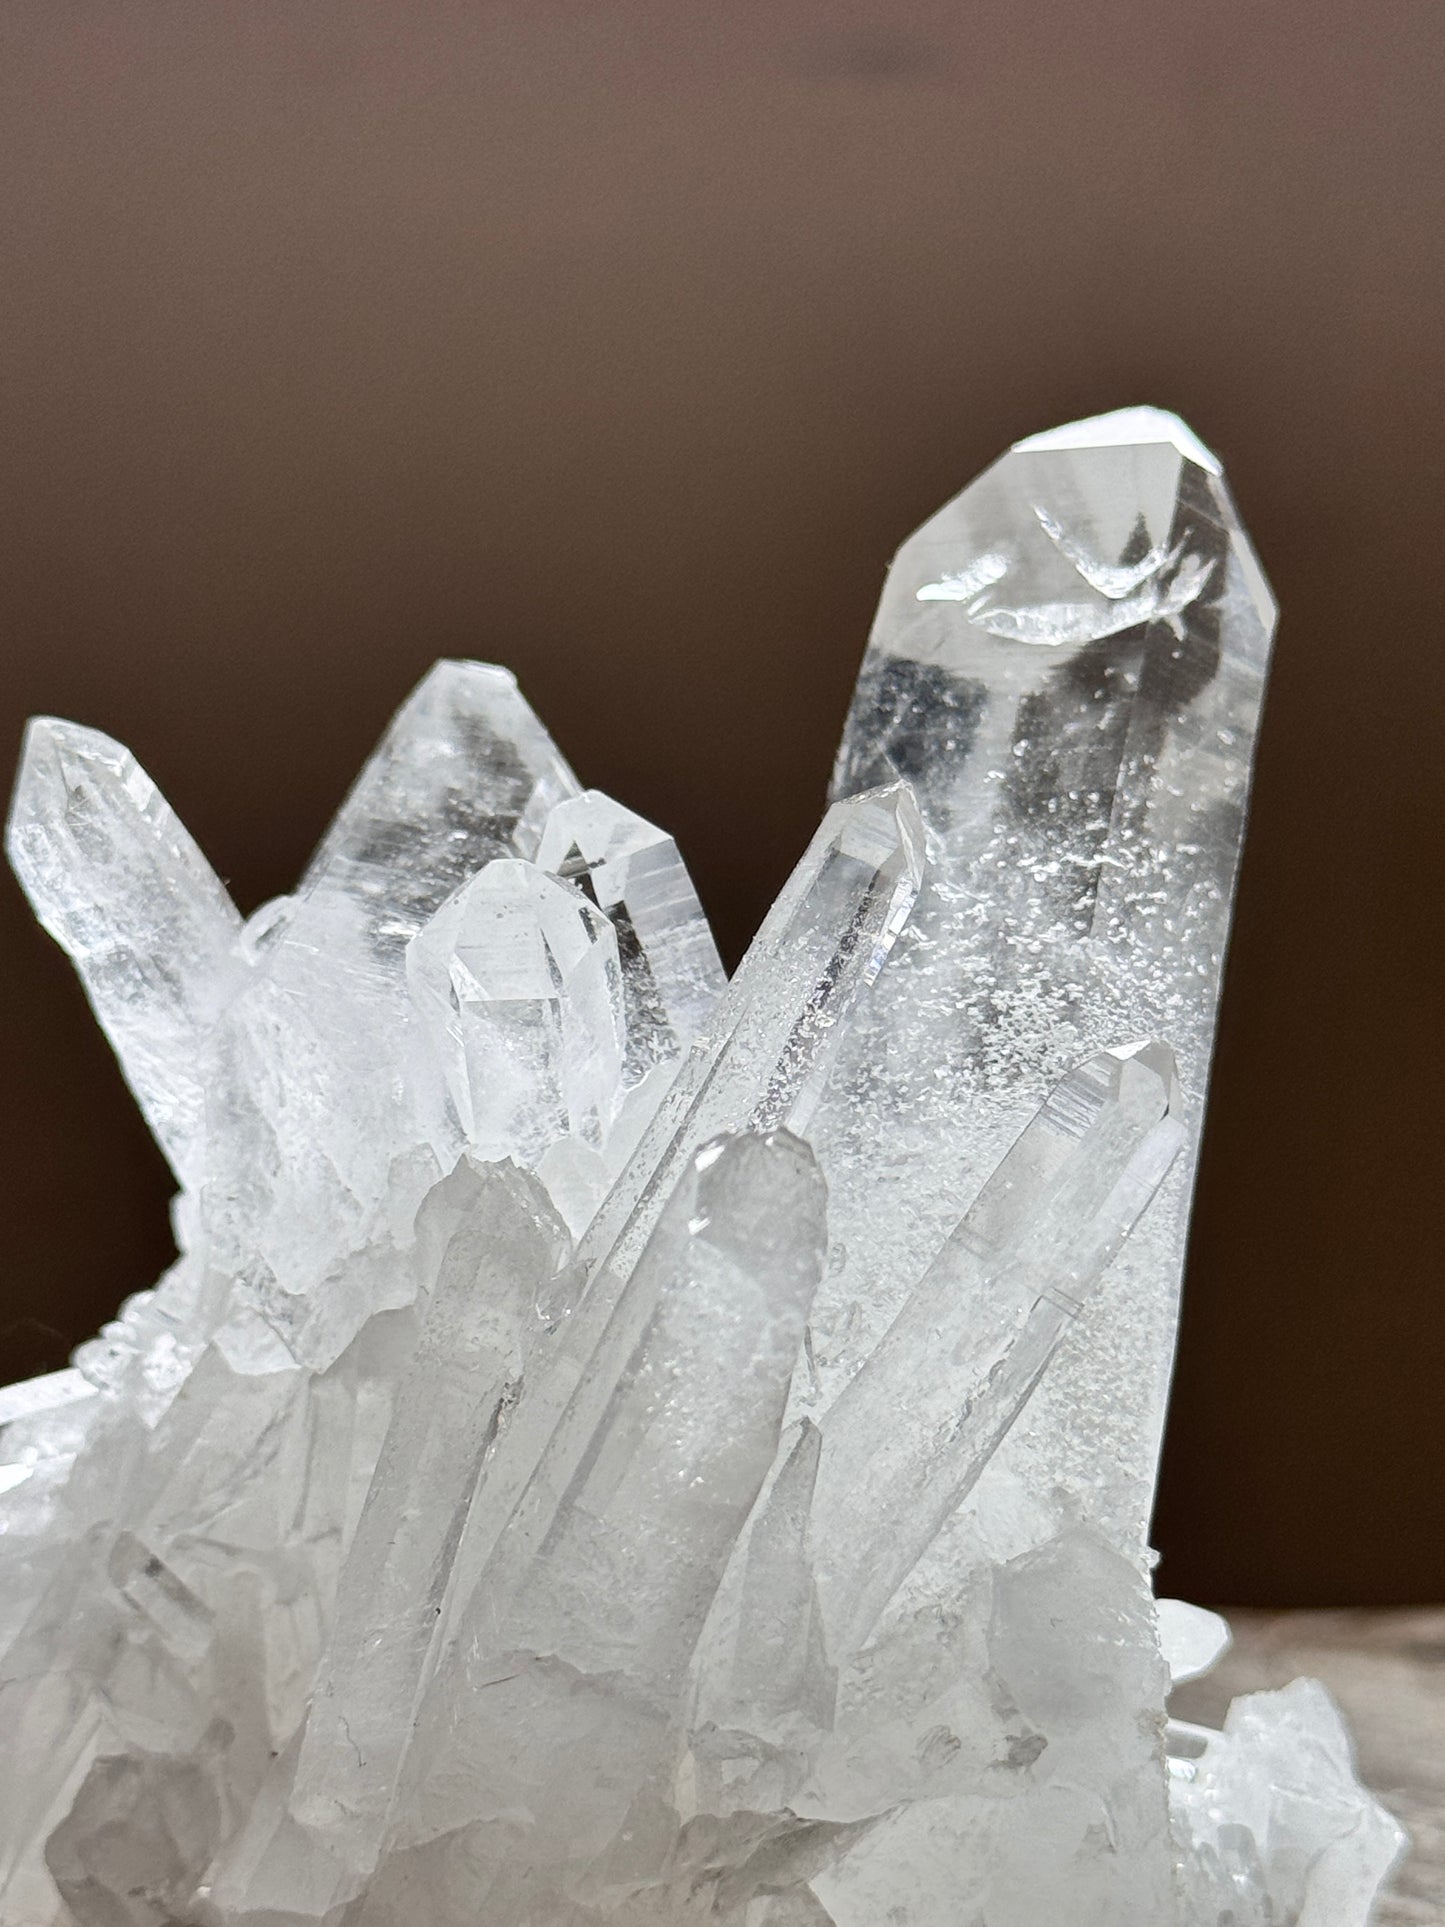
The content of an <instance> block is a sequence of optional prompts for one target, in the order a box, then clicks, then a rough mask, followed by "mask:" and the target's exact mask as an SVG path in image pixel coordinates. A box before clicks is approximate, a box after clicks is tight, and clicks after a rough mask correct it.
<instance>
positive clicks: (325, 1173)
mask: <svg viewBox="0 0 1445 1927" xmlns="http://www.w3.org/2000/svg"><path fill="white" fill-rule="evenodd" d="M576 792H577V782H576V779H575V777H574V776H573V775H572V773H571V771H570V770H569V769H568V767H567V765H566V763H565V762H564V761H563V760H562V758H561V756H560V755H559V754H558V752H557V749H556V747H555V745H554V744H553V743H552V740H551V738H550V737H549V736H548V734H547V732H546V730H545V729H543V727H542V725H541V723H540V722H539V721H538V720H537V717H536V716H535V715H534V714H533V712H532V710H531V709H530V708H529V707H528V705H527V703H526V702H525V701H524V700H523V699H522V697H521V695H520V694H519V692H518V690H517V685H516V681H515V678H514V677H513V676H512V675H511V674H510V673H509V672H508V671H507V670H505V669H499V668H495V667H493V666H492V665H490V664H487V663H476V662H441V663H438V664H437V665H436V667H435V668H434V669H433V670H432V671H431V672H430V673H429V674H428V675H427V676H426V677H424V678H423V680H422V682H421V683H420V684H419V685H418V686H417V688H416V689H415V690H414V691H413V692H412V694H411V696H410V697H409V698H408V699H407V701H406V702H405V703H404V704H403V705H402V707H401V709H400V710H399V711H398V712H397V714H396V716H395V718H394V719H393V721H392V723H391V725H390V727H389V728H388V730H387V731H386V734H385V735H384V736H383V738H382V740H381V742H380V744H379V745H378V746H377V749H376V750H375V752H374V753H373V755H372V756H371V758H370V760H369V761H368V762H367V764H366V766H365V768H364V769H363V770H362V772H361V775H360V776H359V777H358V779H357V781H356V783H355V785H354V787H353V788H352V790H351V793H350V795H349V796H348V797H347V798H346V800H345V802H344V803H343V804H342V806H341V809H340V810H339V811H338V813H337V815H336V818H335V820H334V821H333V823H332V825H331V827H330V829H329V830H328V831H327V833H326V836H325V838H324V839H323V841H322V843H321V846H320V848H319V849H318V850H317V852H316V855H315V856H314V858H313V859H312V861H311V864H310V866H309V868H308V869H307V871H306V874H305V876H304V877H303V878H302V880H301V883H300V885H299V886H298V888H297V890H296V892H295V894H294V896H292V897H290V898H287V899H284V900H282V901H281V902H280V903H278V904H275V905H268V906H266V908H265V909H264V910H263V911H262V912H259V913H258V915H257V918H256V919H254V920H253V922H252V924H251V925H250V926H248V929H247V932H246V941H245V943H244V944H243V946H242V949H243V952H244V954H245V956H246V958H247V960H248V961H249V963H250V964H251V966H252V968H251V980H250V982H249V983H247V984H246V986H245V988H244V990H243V991H242V993H241V995H240V996H238V997H237V998H236V999H235V1001H234V1003H233V1004H232V1005H231V1007H230V1008H229V1009H228V1010H227V1012H226V1017H225V1022H224V1024H223V1025H222V1026H221V1027H220V1029H219V1032H218V1035H217V1037H216V1039H215V1046H214V1053H213V1056H214V1072H213V1075H212V1078H211V1087H210V1089H209V1092H208V1098H209V1105H208V1108H209V1120H208V1129H209V1131H210V1132H211V1134H212V1136H213V1138H214V1139H215V1141H216V1144H217V1147H218V1150H219V1153H220V1155H219V1157H218V1158H217V1160H216V1161H215V1163H214V1165H213V1169H212V1172H211V1174H210V1175H211V1176H212V1178H213V1181H214V1182H213V1191H214V1210H213V1221H214V1216H215V1214H219V1215H220V1217H221V1218H222V1219H223V1220H224V1221H225V1223H226V1225H227V1228H228V1231H229V1232H230V1233H231V1234H232V1235H235V1234H236V1233H238V1232H239V1234H240V1237H241V1238H242V1240H243V1241H244V1245H245V1246H246V1247H249V1249H244V1250H242V1251H241V1252H239V1253H238V1254H237V1255H236V1257H235V1259H234V1260H233V1262H234V1263H236V1264H237V1265H238V1266H240V1265H246V1266H249V1265H251V1264H252V1263H253V1262H259V1263H260V1264H261V1265H262V1266H264V1267H265V1268H267V1269H269V1270H270V1271H272V1272H274V1273H275V1274H276V1276H277V1277H279V1278H282V1279H284V1280H285V1281H286V1283H285V1289H286V1290H288V1291H291V1292H298V1291H299V1292H302V1293H306V1292H311V1291H314V1290H315V1288H316V1287H317V1285H318V1284H319V1281H320V1278H321V1277H322V1276H324V1274H325V1272H326V1270H327V1268H328V1267H329V1266H330V1265H332V1264H334V1263H335V1262H336V1260H337V1259H338V1258H339V1257H341V1256H342V1255H344V1254H345V1253H346V1252H347V1251H348V1250H352V1249H355V1248H356V1247H357V1246H359V1245H360V1244H361V1243H362V1242H363V1241H364V1239H365V1238H366V1237H367V1235H368V1234H369V1231H370V1229H371V1223H372V1213H373V1211H374V1208H375V1205H376V1203H377V1201H378V1200H379V1199H380V1198H381V1197H382V1196H383V1195H384V1193H385V1191H386V1188H387V1183H388V1179H389V1177H390V1175H391V1173H392V1169H393V1165H394V1160H395V1159H396V1156H397V1154H398V1152H399V1151H402V1150H404V1149H406V1148H408V1147H410V1146H414V1145H416V1144H417V1143H419V1142H421V1141H422V1140H428V1141H433V1140H441V1141H442V1143H444V1145H445V1151H446V1155H445V1157H444V1159H443V1168H446V1166H447V1165H449V1164H450V1163H451V1162H452V1161H453V1160H454V1159H455V1156H456V1155H457V1153H458V1152H459V1151H460V1149H461V1148H462V1147H461V1144H460V1143H459V1142H458V1141H456V1134H455V1127H453V1132H452V1135H451V1137H450V1139H448V1137H447V1133H446V1131H445V1127H444V1120H443V1119H442V1118H439V1117H438V1115H437V1114H436V1112H437V1108H438V1106H437V1105H436V1103H435V1102H434V1099H435V1085H434V1084H433V1082H432V1080H430V1079H427V1080H423V1081H422V1084H421V1086H420V1088H419V1087H418V1082H417V1080H416V1077H415V1068H416V1064H417V1059H418V1055H419V1054H423V1055H424V1046H421V1045H420V1044H419V1042H418V1038H417V1032H418V1030H419V1028H420V1025H421V1019H420V1017H419V1015H418V1013H417V1012H416V1011H415V1010H414V1009H413V1007H412V1004H411V1000H410V997H409V994H408V984H407V973H406V953H407V946H408V944H409V943H410V941H411V939H412V938H413V937H415V936H416V934H417V933H418V932H419V931H420V930H421V929H422V928H423V926H424V925H425V924H426V923H427V922H428V921H429V919H430V918H431V917H432V916H433V915H434V914H435V913H436V912H437V911H438V910H439V909H440V908H441V906H442V905H443V904H444V903H445V901H446V900H447V898H448V897H450V896H451V895H452V894H453V893H454V892H455V891H456V890H458V889H459V888H461V887H462V886H463V885H464V884H466V882H467V881H468V880H469V879H470V878H471V877H472V876H473V875H474V874H475V872H477V871H478V870H479V869H481V868H482V866H483V865H485V864H487V863H489V862H491V861H492V860H494V859H496V858H507V857H520V858H531V857H533V856H535V854H536V851H537V845H538V840H539V838H540V835H541V829H542V824H543V823H544V822H545V820H546V817H547V814H548V812H549V811H550V810H551V809H552V807H553V806H554V805H555V804H556V803H558V802H560V801H561V800H562V798H563V797H565V796H571V795H575V794H576ZM282 1066H284V1067H285V1068H284V1071H283V1069H282ZM495 1155H499V1156H505V1155H507V1148H506V1147H504V1148H503V1149H501V1150H499V1151H497V1152H496V1153H495ZM263 1171H274V1172H275V1173H276V1177H275V1179H274V1181H273V1182H272V1184H271V1185H270V1187H269V1189H268V1192H267V1193H266V1194H263V1195H258V1190H259V1183H258V1173H260V1172H263ZM414 1202H419V1198H418V1199H415V1200H414Z"/></svg>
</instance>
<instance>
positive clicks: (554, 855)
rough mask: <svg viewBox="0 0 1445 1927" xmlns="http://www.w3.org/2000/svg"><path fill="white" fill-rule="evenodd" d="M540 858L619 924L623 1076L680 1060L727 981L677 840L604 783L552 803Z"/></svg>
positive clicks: (629, 1080) (631, 1077) (630, 1079)
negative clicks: (623, 1016)
mask: <svg viewBox="0 0 1445 1927" xmlns="http://www.w3.org/2000/svg"><path fill="white" fill-rule="evenodd" d="M537 862H538V863H539V864H540V866H541V867H542V868H543V869H544V870H550V871H551V872H552V874H553V875H554V876H557V877H560V878H562V879H563V880H564V881H565V882H567V883H572V884H575V885H576V886H577V888H578V889H579V890H580V891H581V892H582V893H583V895H584V896H586V897H587V898H588V899H589V900H590V901H591V902H592V903H595V904H596V905H597V907H598V909H599V910H601V911H602V912H603V913H604V914H605V915H606V916H607V917H608V918H609V919H610V921H611V923H612V926H613V928H614V929H615V931H616V932H617V949H618V956H619V958H620V961H621V970H622V989H623V996H624V997H625V999H626V1004H627V1061H626V1064H625V1065H624V1067H623V1078H624V1082H625V1083H626V1084H628V1085H629V1086H631V1085H632V1084H635V1083H636V1082H638V1080H639V1079H641V1078H643V1077H645V1076H646V1075H647V1073H648V1072H649V1071H650V1070H652V1069H654V1068H655V1067H656V1066H658V1065H666V1064H671V1063H673V1062H675V1060H676V1059H677V1058H678V1057H680V1056H681V1055H682V1053H683V1052H684V1051H685V1050H686V1049H687V1048H688V1046H689V1045H690V1044H691V1043H692V1041H693V1039H694V1038H695V1037H696V1036H697V1035H698V1033H699V1032H700V1031H701V1030H702V1029H703V1027H704V1025H705V1024H706V1023H707V1021H708V1019H709V1017H710V1016H711V1015H712V1010H713V1006H714V1004H716V1002H717V1000H718V998H719V997H720V996H721V994H722V992H723V989H724V987H725V985H726V978H725V977H724V975H723V967H722V962H721V959H720V958H719V956H718V954H717V945H716V944H715V943H714V942H713V938H712V931H711V930H710V929H709V928H708V923H707V918H706V917H705V916H704V915H703V910H702V905H701V904H700V903H699V902H698V900H697V893H696V891H695V890H694V889H693V887H692V879H691V878H690V877H689V876H688V873H687V871H686V869H685V868H684V867H683V862H682V858H681V857H680V856H679V854H678V849H677V845H676V844H675V843H674V842H673V840H672V838H671V837H670V836H669V835H668V834H667V832H666V831H665V830H659V829H657V828H656V827H655V826H654V825H653V824H651V823H649V822H647V821H646V819H645V818H644V817H641V816H637V815H635V814H634V813H633V811H631V810H629V809H625V808H624V807H623V805H622V804H621V803H614V802H613V800H612V798H611V797H610V796H604V795H603V794H602V792H601V790H585V791H584V792H583V793H582V795H581V796H574V797H568V798H567V799H566V800H565V801H563V802H561V803H558V804H557V806H556V807H555V808H554V809H553V810H552V812H551V813H550V815H549V816H548V818H547V821H546V824H545V825H544V827H543V830H542V841H541V846H540V848H539V849H538V851H537Z"/></svg>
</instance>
